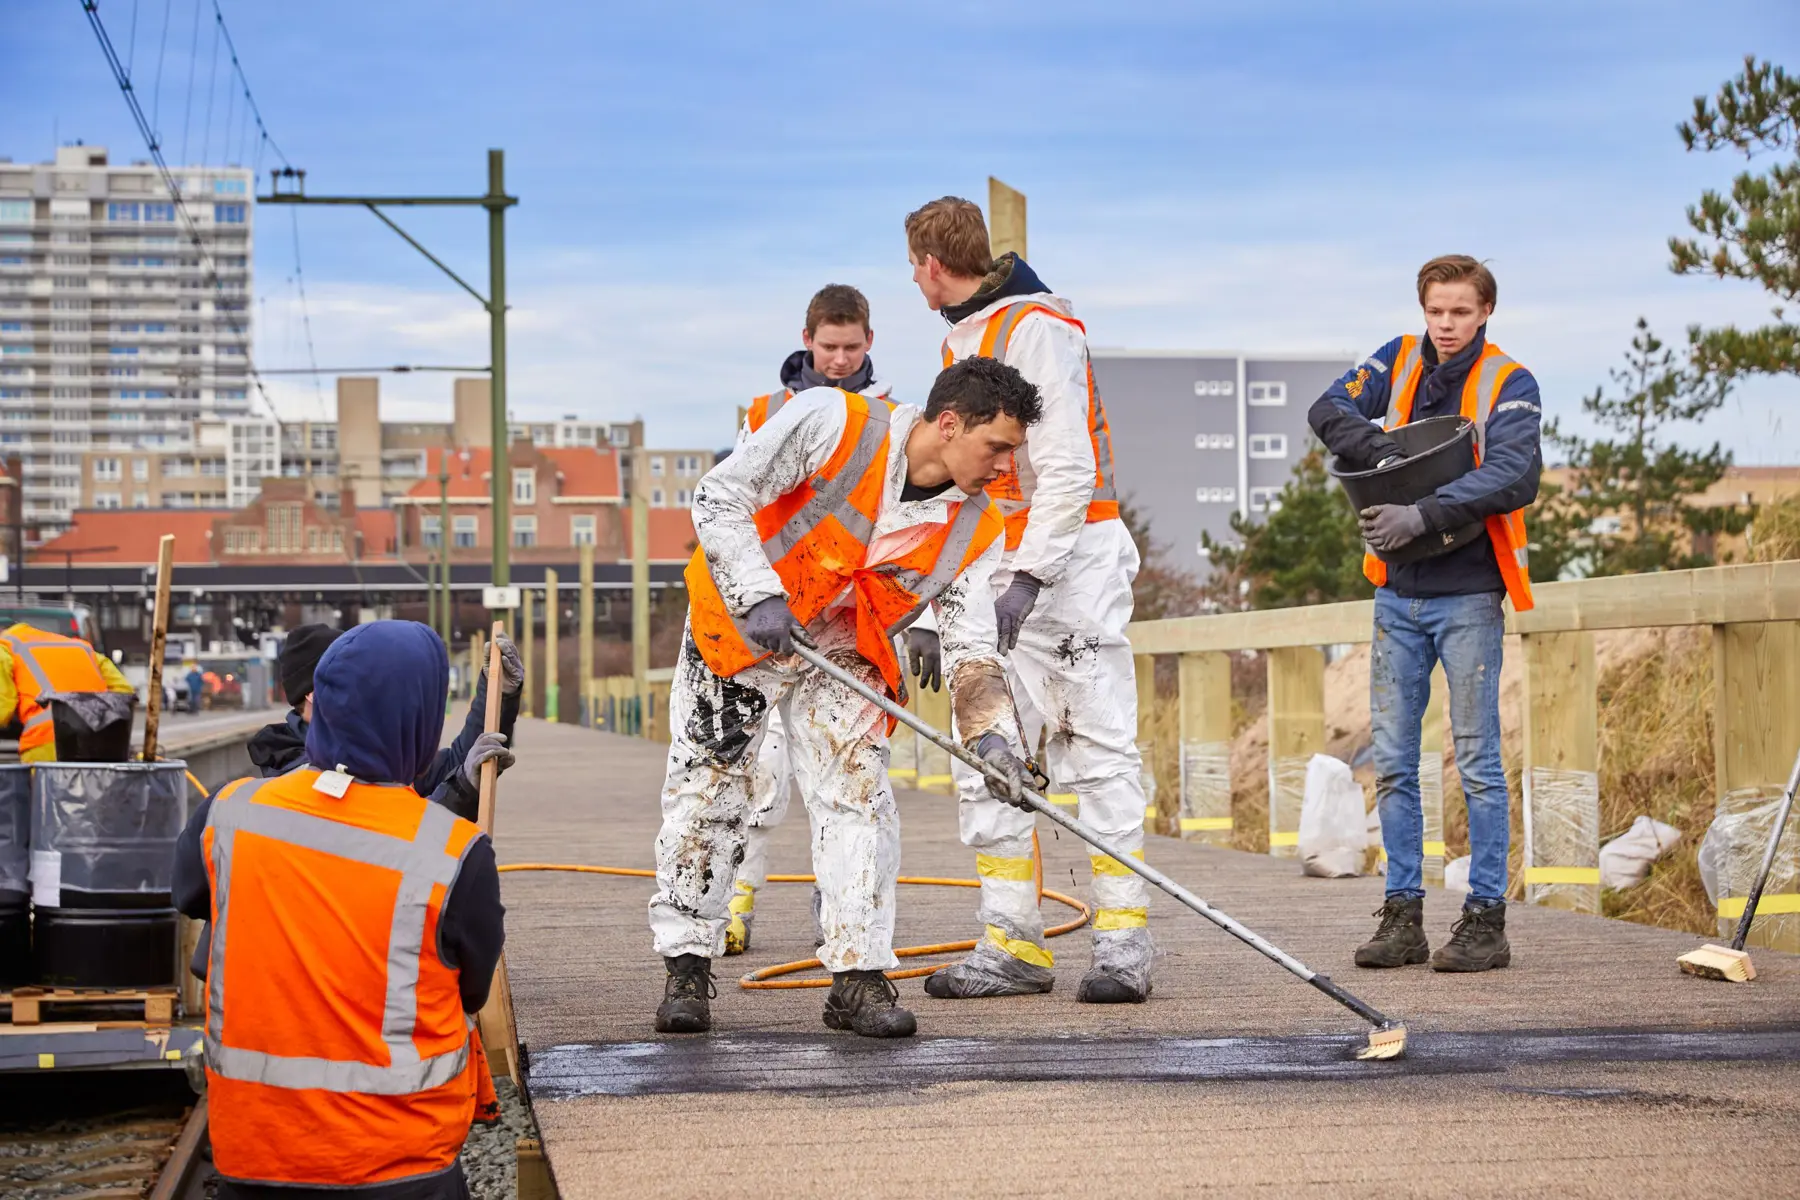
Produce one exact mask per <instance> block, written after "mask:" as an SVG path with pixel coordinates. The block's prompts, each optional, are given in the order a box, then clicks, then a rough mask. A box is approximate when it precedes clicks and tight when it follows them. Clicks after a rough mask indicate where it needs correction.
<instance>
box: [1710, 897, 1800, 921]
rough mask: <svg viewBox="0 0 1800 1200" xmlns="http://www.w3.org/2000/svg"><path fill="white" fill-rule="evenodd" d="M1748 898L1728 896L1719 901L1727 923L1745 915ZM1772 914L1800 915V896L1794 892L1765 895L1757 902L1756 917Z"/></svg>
mask: <svg viewBox="0 0 1800 1200" xmlns="http://www.w3.org/2000/svg"><path fill="white" fill-rule="evenodd" d="M1747 899H1748V897H1746V896H1726V897H1725V898H1724V899H1722V900H1720V901H1719V915H1720V916H1721V917H1724V918H1725V919H1726V920H1727V921H1735V920H1737V919H1738V918H1739V917H1742V916H1743V915H1744V901H1745V900H1747ZM1770 913H1800V895H1796V894H1794V893H1793V892H1772V893H1765V894H1764V895H1763V898H1762V899H1761V900H1758V901H1757V902H1756V915H1757V916H1759V917H1760V916H1765V915H1767V914H1770Z"/></svg>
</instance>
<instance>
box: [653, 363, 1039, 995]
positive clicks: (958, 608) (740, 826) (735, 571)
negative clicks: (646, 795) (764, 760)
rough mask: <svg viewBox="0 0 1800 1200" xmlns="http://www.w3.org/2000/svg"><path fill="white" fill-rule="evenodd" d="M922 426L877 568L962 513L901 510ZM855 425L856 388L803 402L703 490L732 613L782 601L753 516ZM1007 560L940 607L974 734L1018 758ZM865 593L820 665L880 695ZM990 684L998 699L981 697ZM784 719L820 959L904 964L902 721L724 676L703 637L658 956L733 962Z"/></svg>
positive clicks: (668, 845) (780, 670)
mask: <svg viewBox="0 0 1800 1200" xmlns="http://www.w3.org/2000/svg"><path fill="white" fill-rule="evenodd" d="M922 415H923V414H922V412H921V410H920V409H917V408H914V407H912V406H910V405H904V404H902V405H897V406H895V408H894V410H893V412H892V414H891V416H890V418H889V422H890V429H891V436H890V439H889V444H888V457H887V464H886V476H885V481H884V487H883V490H882V497H881V505H880V513H879V516H878V517H877V519H876V522H875V526H874V530H873V533H872V535H871V539H870V542H869V546H868V552H867V556H866V561H865V563H864V564H862V565H864V566H872V565H875V564H878V563H881V562H885V561H888V560H889V559H891V558H895V557H898V556H899V555H901V554H904V553H905V552H906V551H907V550H908V549H910V548H911V547H913V546H915V545H917V544H918V543H920V542H922V541H924V540H926V539H928V538H929V537H931V536H932V535H933V534H935V533H936V532H937V531H938V530H939V529H940V528H941V527H942V525H943V524H944V523H945V521H946V519H947V517H948V515H949V509H950V506H951V505H952V504H953V503H955V502H957V501H960V500H962V499H964V496H963V494H962V493H961V492H959V491H957V490H956V488H955V487H954V486H951V487H950V488H949V489H948V490H946V491H944V492H942V493H940V494H939V495H937V496H934V497H932V498H930V499H925V500H902V499H901V495H902V492H903V491H904V489H905V486H906V476H907V464H906V441H907V435H908V434H909V433H910V432H911V431H912V428H913V426H914V425H915V424H916V423H917V422H918V421H919V420H920V419H921V417H922ZM845 427H846V416H845V405H844V400H843V395H842V393H840V392H838V391H837V390H835V389H826V388H815V389H812V390H810V391H807V392H802V393H800V394H799V395H797V396H795V397H794V398H793V399H792V400H790V401H789V402H788V403H787V404H786V405H785V406H784V407H783V408H782V410H781V411H780V413H779V414H777V415H776V416H775V417H773V418H771V419H770V421H769V423H768V424H766V425H765V426H763V428H762V429H761V430H760V431H759V432H758V433H756V434H755V435H753V436H752V437H750V438H748V439H746V440H745V441H744V443H743V444H742V445H741V446H740V447H739V448H738V449H737V451H736V452H734V453H733V454H732V455H731V457H730V458H727V459H726V460H725V461H724V462H722V463H720V464H719V465H718V466H716V467H714V468H713V470H712V471H711V472H710V473H709V474H708V475H707V476H706V478H704V479H702V480H701V481H700V486H699V487H698V489H697V490H696V492H695V495H694V529H695V532H696V534H697V535H698V537H699V540H700V544H701V547H702V548H703V549H704V551H705V553H706V559H707V562H708V564H709V566H710V567H711V569H712V575H713V579H714V581H715V583H716V584H717V586H718V589H719V594H720V596H721V597H722V598H723V600H724V601H725V604H726V607H727V608H728V609H729V610H730V611H731V612H732V613H733V614H736V615H742V614H743V613H745V612H748V611H749V610H750V609H751V608H752V607H754V606H755V604H756V603H757V602H758V601H760V600H763V599H766V598H767V597H769V596H776V595H781V594H782V593H783V588H782V585H781V580H780V578H779V577H778V576H777V575H776V574H775V571H774V568H773V567H772V566H770V564H769V560H768V558H767V556H766V555H765V554H764V552H763V546H762V537H761V535H760V534H759V533H758V532H757V529H756V524H755V520H754V518H755V514H756V513H757V512H759V511H761V510H762V509H764V508H766V507H767V506H769V505H770V504H773V503H774V502H775V501H776V500H778V499H779V498H781V497H782V496H784V495H786V494H787V493H789V492H792V491H794V490H796V489H797V488H799V487H801V486H802V485H803V484H804V483H805V482H806V481H807V480H808V479H810V478H812V477H813V476H814V475H815V474H816V473H817V472H818V471H819V470H820V469H821V468H823V467H824V466H825V464H826V463H827V462H828V461H829V459H830V458H831V455H832V452H833V450H834V449H835V448H836V447H837V445H838V442H839V440H840V439H841V438H842V436H843V433H844V430H845ZM1000 549H1001V547H1000V543H999V541H998V540H996V541H995V543H994V544H993V545H992V546H991V547H990V548H989V549H988V550H987V551H986V552H985V553H983V554H981V555H980V556H979V557H978V558H976V559H975V561H974V562H972V563H971V564H970V565H969V566H968V567H967V568H966V569H965V570H964V571H963V572H962V573H961V574H960V575H958V576H957V578H956V579H955V580H954V581H953V582H952V583H951V584H950V585H949V587H948V588H947V589H946V590H945V591H944V592H943V593H941V594H940V595H939V596H938V597H937V598H936V599H935V600H934V601H933V602H932V603H933V607H934V608H935V610H936V612H937V615H938V625H939V630H940V637H941V639H942V644H943V656H944V674H945V677H946V678H947V679H949V680H950V689H951V696H952V704H953V706H957V705H960V706H961V707H962V709H963V710H964V711H965V715H966V717H967V725H968V729H969V733H970V734H971V735H980V734H982V733H985V732H994V733H999V734H1001V735H1003V736H1005V737H1006V738H1007V740H1008V742H1009V743H1011V744H1012V745H1013V748H1014V750H1015V752H1017V751H1018V750H1019V749H1020V747H1019V746H1018V745H1017V737H1016V735H1015V734H1012V733H1011V732H1010V731H1011V730H1012V727H1013V725H1014V717H1013V713H1012V710H1011V705H1010V703H1008V702H1007V701H1006V699H1005V692H1004V690H1003V689H1001V688H999V687H998V686H995V684H997V679H998V673H999V655H998V654H997V653H996V650H995V638H996V632H995V628H994V613H993V601H992V591H991V588H992V584H991V576H992V574H993V571H994V569H995V567H996V566H997V565H998V562H999V559H1000ZM850 594H851V593H850V589H849V586H848V580H846V586H845V590H844V594H843V595H842V596H840V598H839V600H838V601H837V602H836V603H834V604H833V605H831V606H830V607H828V608H827V609H826V610H825V611H824V612H823V613H821V614H820V616H819V617H818V618H817V619H816V620H814V621H813V622H812V623H811V624H810V625H809V626H808V627H807V632H808V634H809V635H810V637H811V638H812V640H813V642H814V644H815V645H816V646H817V648H818V650H819V652H820V653H822V654H824V655H825V656H826V657H828V658H830V659H831V660H832V661H834V662H836V663H839V664H840V665H842V666H843V667H845V668H846V669H848V670H850V671H851V672H852V673H854V674H855V675H856V676H857V677H858V678H860V679H861V680H863V681H864V682H865V683H867V684H869V685H870V686H871V687H874V688H876V689H878V690H879V689H881V688H882V687H883V686H884V684H883V681H882V678H881V673H880V671H879V670H878V669H877V668H876V666H875V665H874V664H873V663H871V662H869V661H868V660H867V659H866V658H864V657H862V655H861V654H859V653H858V652H857V650H856V616H855V608H854V605H853V603H852V602H851V600H850ZM984 683H985V684H988V685H990V686H986V687H982V686H980V685H981V684H984ZM776 706H780V707H782V708H783V710H784V714H783V715H784V718H785V723H786V728H787V742H788V753H789V755H790V758H791V762H792V765H793V770H794V774H795V777H796V779H797V780H798V782H799V785H800V794H801V796H802V798H803V799H804V800H805V803H806V806H807V812H808V816H809V817H810V818H811V822H812V826H813V831H814V832H813V870H814V873H815V874H816V875H817V876H818V880H819V890H820V893H821V899H822V905H821V911H820V922H821V926H822V932H823V933H824V937H825V941H824V944H823V946H821V947H820V950H819V958H820V959H821V961H822V962H823V963H824V965H825V967H826V969H827V970H830V971H833V972H837V971H860V970H880V969H886V968H890V967H893V966H894V965H895V964H896V962H897V961H898V960H897V959H895V957H894V952H893V932H894V881H895V879H896V877H897V876H898V875H899V870H900V819H899V813H898V811H897V810H896V808H895V805H894V794H893V790H892V788H891V786H890V785H889V782H888V774H887V770H888V747H887V717H886V716H885V715H884V714H883V713H882V712H881V711H880V710H879V709H877V708H876V707H875V706H874V705H872V704H870V703H868V702H867V701H865V700H862V699H861V698H859V697H857V696H856V695H855V694H854V693H852V692H850V691H849V690H848V689H847V688H845V687H844V686H843V685H841V684H838V683H835V682H833V681H832V680H830V679H828V678H826V677H825V676H824V675H823V674H821V673H820V672H818V671H817V670H815V669H813V668H810V667H807V666H806V665H805V664H804V663H803V662H802V661H801V660H800V659H799V658H798V657H797V656H789V657H781V656H776V657H772V658H767V659H764V660H762V661H761V662H758V663H755V664H754V665H752V666H749V667H747V668H745V669H744V670H742V671H740V672H738V673H737V674H735V675H733V676H731V677H729V678H724V677H720V676H718V675H715V674H713V672H712V670H711V669H710V668H708V666H707V665H706V663H705V661H704V660H703V659H702V658H701V656H700V653H699V650H698V648H697V647H696V646H695V644H694V640H693V634H692V630H691V628H690V630H689V632H688V633H687V635H686V636H685V637H684V638H683V645H682V654H681V662H680V664H679V666H677V668H676V671H675V682H674V687H673V690H672V692H671V694H670V698H669V718H670V719H669V729H670V737H671V745H670V747H669V759H668V774H667V777H666V779H665V782H664V784H663V793H662V810H663V824H662V831H661V833H660V834H659V835H658V836H657V840H656V858H657V891H656V895H655V896H654V897H653V898H652V899H651V901H650V928H651V931H652V934H653V935H654V940H655V948H656V952H657V953H658V954H660V955H662V956H664V957H672V956H675V955H679V954H699V955H702V956H704V957H707V958H718V957H720V956H721V955H723V953H724V949H725V928H726V923H727V920H728V916H729V913H728V905H729V902H730V899H731V896H732V889H733V879H734V876H735V874H736V872H737V868H738V866H739V864H740V862H741V861H742V858H743V855H744V841H745V823H746V820H747V818H748V815H749V810H750V804H751V793H752V788H753V780H754V774H755V768H756V756H757V751H758V750H759V748H760V745H761V742H762V739H763V736H764V732H765V729H766V728H767V725H768V716H769V712H770V710H771V709H772V708H774V707H776ZM971 740H973V737H971Z"/></svg>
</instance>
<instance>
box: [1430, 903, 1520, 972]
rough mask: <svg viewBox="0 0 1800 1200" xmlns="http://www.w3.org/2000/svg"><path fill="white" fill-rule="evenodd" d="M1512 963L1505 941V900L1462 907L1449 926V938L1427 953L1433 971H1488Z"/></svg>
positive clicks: (1510, 951) (1508, 947) (1509, 947)
mask: <svg viewBox="0 0 1800 1200" xmlns="http://www.w3.org/2000/svg"><path fill="white" fill-rule="evenodd" d="M1511 962H1512V947H1511V946H1509V945H1507V944H1506V901H1504V900H1496V901H1495V902H1494V903H1492V904H1489V905H1487V906H1486V907H1484V908H1465V909H1463V913H1462V916H1460V917H1458V918H1457V920H1456V924H1454V925H1452V926H1451V927H1450V940H1449V941H1448V942H1446V943H1445V944H1444V945H1442V946H1440V947H1438V952H1437V953H1436V954H1433V955H1432V956H1431V969H1432V970H1434V971H1491V970H1493V969H1494V968H1495V967H1504V966H1507V965H1508V964H1510V963H1511Z"/></svg>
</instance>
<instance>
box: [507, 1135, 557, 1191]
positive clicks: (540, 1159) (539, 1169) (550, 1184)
mask: <svg viewBox="0 0 1800 1200" xmlns="http://www.w3.org/2000/svg"><path fill="white" fill-rule="evenodd" d="M513 1149H514V1153H515V1154H516V1155H517V1156H518V1160H519V1167H518V1190H517V1195H518V1200H557V1197H558V1195H559V1193H558V1192H557V1190H556V1180H555V1179H554V1178H553V1177H552V1176H551V1174H550V1159H549V1158H548V1157H546V1156H545V1154H544V1146H543V1143H542V1142H539V1141H538V1140H537V1139H536V1138H520V1139H519V1140H518V1141H517V1142H516V1143H515V1144H514V1147H513Z"/></svg>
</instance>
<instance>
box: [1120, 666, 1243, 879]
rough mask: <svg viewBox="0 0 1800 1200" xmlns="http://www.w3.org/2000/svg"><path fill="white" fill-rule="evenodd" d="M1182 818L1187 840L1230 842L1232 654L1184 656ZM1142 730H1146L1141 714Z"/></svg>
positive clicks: (1181, 684)
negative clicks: (1143, 728)
mask: <svg viewBox="0 0 1800 1200" xmlns="http://www.w3.org/2000/svg"><path fill="white" fill-rule="evenodd" d="M1180 688H1181V692H1180V704H1181V798H1180V799H1181V815H1180V818H1179V824H1178V826H1177V830H1178V832H1179V833H1180V834H1181V836H1182V837H1183V838H1184V839H1187V840H1189V841H1202V842H1212V843H1214V844H1216V845H1220V846H1228V845H1230V844H1231V655H1229V654H1226V653H1224V652H1220V651H1213V652H1209V653H1197V654H1183V655H1182V656H1181V665H1180ZM1138 727H1139V728H1140V729H1141V728H1142V727H1143V719H1142V715H1141V714H1140V716H1139V720H1138Z"/></svg>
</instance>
